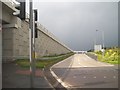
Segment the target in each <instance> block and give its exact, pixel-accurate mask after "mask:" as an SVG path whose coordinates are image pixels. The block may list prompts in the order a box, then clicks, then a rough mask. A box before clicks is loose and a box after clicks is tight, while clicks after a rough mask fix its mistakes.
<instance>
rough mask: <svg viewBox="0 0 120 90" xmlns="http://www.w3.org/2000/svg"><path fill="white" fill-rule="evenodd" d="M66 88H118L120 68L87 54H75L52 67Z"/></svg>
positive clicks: (52, 71) (55, 75) (54, 73)
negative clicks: (119, 69)
mask: <svg viewBox="0 0 120 90" xmlns="http://www.w3.org/2000/svg"><path fill="white" fill-rule="evenodd" d="M51 73H52V74H53V76H54V77H55V78H56V79H57V80H58V82H60V83H61V84H62V85H63V86H64V87H66V88H118V69H117V67H115V66H114V65H111V64H107V63H103V62H99V61H96V60H94V59H92V58H90V57H88V56H87V55H85V54H75V55H73V56H71V57H69V58H67V59H66V60H64V61H62V62H59V63H57V64H55V65H54V66H52V67H51Z"/></svg>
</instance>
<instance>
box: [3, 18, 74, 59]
mask: <svg viewBox="0 0 120 90" xmlns="http://www.w3.org/2000/svg"><path fill="white" fill-rule="evenodd" d="M17 19H18V18H17ZM16 22H19V23H20V22H21V23H20V25H18V24H11V25H10V24H9V25H3V60H4V61H6V60H7V61H11V60H15V59H19V58H28V57H29V23H28V22H27V21H21V20H19V19H18V21H16ZM35 52H36V53H35V54H36V58H39V57H41V56H46V55H55V54H56V55H58V54H65V53H69V52H72V51H71V50H70V49H69V48H68V47H66V46H65V45H64V44H62V43H60V41H59V40H58V41H57V39H56V38H54V37H53V36H52V34H51V33H50V32H48V31H45V30H44V28H42V27H40V26H38V38H36V39H35Z"/></svg>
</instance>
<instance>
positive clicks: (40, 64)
mask: <svg viewBox="0 0 120 90" xmlns="http://www.w3.org/2000/svg"><path fill="white" fill-rule="evenodd" d="M73 54H74V53H68V54H66V55H63V56H62V57H58V55H57V57H58V58H49V59H47V60H39V59H37V60H36V61H35V66H36V68H41V69H42V68H45V67H48V66H51V65H53V64H55V63H57V62H59V61H62V60H64V59H66V58H68V57H70V56H72V55H73ZM50 57H51V56H50ZM52 57H53V56H52ZM54 57H56V56H54ZM15 63H16V64H17V65H19V66H21V67H22V68H29V67H30V61H29V59H17V60H15Z"/></svg>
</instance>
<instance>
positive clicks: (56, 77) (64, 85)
mask: <svg viewBox="0 0 120 90" xmlns="http://www.w3.org/2000/svg"><path fill="white" fill-rule="evenodd" d="M50 72H51V74H52V75H53V77H54V78H55V79H56V80H57V81H58V82H59V83H61V85H62V86H63V87H65V88H69V86H68V85H67V84H66V83H64V82H63V81H62V80H61V79H60V78H58V76H57V75H56V74H55V73H54V72H53V71H52V70H51V69H50Z"/></svg>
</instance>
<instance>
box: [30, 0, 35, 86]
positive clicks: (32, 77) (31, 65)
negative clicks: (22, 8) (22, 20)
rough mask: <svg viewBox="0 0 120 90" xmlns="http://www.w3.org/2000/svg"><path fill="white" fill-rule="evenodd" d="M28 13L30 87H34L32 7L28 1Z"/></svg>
mask: <svg viewBox="0 0 120 90" xmlns="http://www.w3.org/2000/svg"><path fill="white" fill-rule="evenodd" d="M29 5H30V6H29V12H30V17H29V18H30V21H29V29H30V30H29V48H30V51H29V52H30V53H29V54H30V87H31V88H33V87H34V73H33V72H34V64H33V40H32V34H33V5H32V0H30V1H29Z"/></svg>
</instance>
